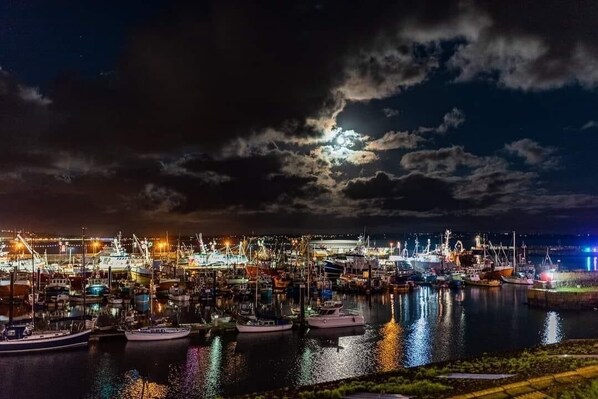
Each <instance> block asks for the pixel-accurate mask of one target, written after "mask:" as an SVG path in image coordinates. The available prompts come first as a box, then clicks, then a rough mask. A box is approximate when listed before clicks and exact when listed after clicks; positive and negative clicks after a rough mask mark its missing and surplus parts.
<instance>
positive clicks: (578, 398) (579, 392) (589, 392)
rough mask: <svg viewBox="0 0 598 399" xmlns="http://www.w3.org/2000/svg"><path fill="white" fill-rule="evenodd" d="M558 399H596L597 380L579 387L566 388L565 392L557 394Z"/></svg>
mask: <svg viewBox="0 0 598 399" xmlns="http://www.w3.org/2000/svg"><path fill="white" fill-rule="evenodd" d="M556 397H557V398H558V399H596V398H598V380H593V381H591V382H590V383H585V384H582V385H581V386H576V387H568V388H567V390H566V391H565V392H562V393H560V394H557V396H556Z"/></svg>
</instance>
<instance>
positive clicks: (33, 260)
mask: <svg viewBox="0 0 598 399" xmlns="http://www.w3.org/2000/svg"><path fill="white" fill-rule="evenodd" d="M31 277H32V280H33V281H32V285H31V302H32V303H31V325H32V329H33V328H35V302H37V301H36V300H35V256H33V236H31ZM11 306H12V301H11Z"/></svg>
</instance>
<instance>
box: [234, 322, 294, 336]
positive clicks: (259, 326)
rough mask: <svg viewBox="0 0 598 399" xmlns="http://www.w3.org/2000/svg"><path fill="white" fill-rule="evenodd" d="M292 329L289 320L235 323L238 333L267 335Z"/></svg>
mask: <svg viewBox="0 0 598 399" xmlns="http://www.w3.org/2000/svg"><path fill="white" fill-rule="evenodd" d="M292 328H293V323H292V322H290V321H289V320H283V319H277V320H271V319H249V320H247V321H246V322H242V321H237V330H238V331H239V332H240V333H267V332H276V331H288V330H290V329H292Z"/></svg>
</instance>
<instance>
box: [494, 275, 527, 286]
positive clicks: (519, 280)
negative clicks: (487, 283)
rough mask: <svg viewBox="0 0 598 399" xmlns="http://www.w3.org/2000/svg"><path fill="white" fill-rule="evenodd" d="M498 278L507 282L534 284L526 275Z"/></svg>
mask: <svg viewBox="0 0 598 399" xmlns="http://www.w3.org/2000/svg"><path fill="white" fill-rule="evenodd" d="M500 279H501V280H502V282H503V283H508V284H518V285H534V279H533V278H528V277H524V276H520V275H516V276H511V277H505V276H500Z"/></svg>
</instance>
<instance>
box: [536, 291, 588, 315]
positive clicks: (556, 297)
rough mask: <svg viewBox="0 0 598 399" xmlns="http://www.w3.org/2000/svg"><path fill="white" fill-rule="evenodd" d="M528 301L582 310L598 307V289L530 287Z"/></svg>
mask: <svg viewBox="0 0 598 399" xmlns="http://www.w3.org/2000/svg"><path fill="white" fill-rule="evenodd" d="M527 303H528V305H529V306H535V307H540V308H546V309H554V310H582V309H594V308H598V291H596V292H563V291H556V290H551V289H541V288H530V289H529V290H527Z"/></svg>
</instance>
